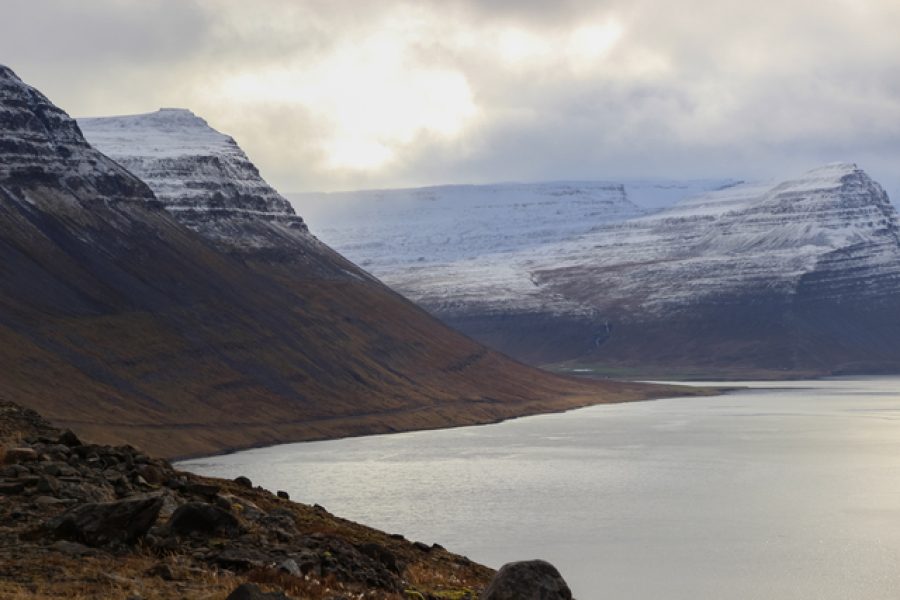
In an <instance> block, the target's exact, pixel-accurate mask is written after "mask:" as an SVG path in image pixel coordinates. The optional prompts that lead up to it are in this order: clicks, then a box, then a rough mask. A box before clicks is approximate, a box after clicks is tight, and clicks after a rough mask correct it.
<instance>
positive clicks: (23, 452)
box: [3, 448, 38, 465]
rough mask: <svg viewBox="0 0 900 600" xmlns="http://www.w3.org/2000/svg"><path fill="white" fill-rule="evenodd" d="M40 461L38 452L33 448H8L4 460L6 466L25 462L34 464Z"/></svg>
mask: <svg viewBox="0 0 900 600" xmlns="http://www.w3.org/2000/svg"><path fill="white" fill-rule="evenodd" d="M37 459H38V455H37V452H35V451H34V450H33V449H32V448H7V449H6V457H5V458H4V459H3V460H4V462H6V464H8V465H11V464H17V463H25V462H34V461H36V460H37Z"/></svg>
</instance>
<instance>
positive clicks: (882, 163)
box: [0, 0, 900, 191]
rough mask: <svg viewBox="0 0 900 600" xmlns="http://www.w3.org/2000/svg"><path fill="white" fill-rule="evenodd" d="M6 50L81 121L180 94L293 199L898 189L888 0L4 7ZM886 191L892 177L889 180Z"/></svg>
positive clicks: (899, 68)
mask: <svg viewBox="0 0 900 600" xmlns="http://www.w3.org/2000/svg"><path fill="white" fill-rule="evenodd" d="M3 10H4V16H5V17H8V18H5V19H4V20H3V22H2V23H0V56H2V57H3V58H2V60H4V61H7V63H8V64H9V66H11V67H13V68H14V69H16V70H18V71H19V72H20V75H22V76H23V77H24V78H25V79H27V80H28V81H30V82H31V83H33V84H34V85H36V86H38V87H40V88H41V89H43V90H44V91H45V92H47V93H48V95H50V97H51V98H52V99H53V100H55V101H56V102H58V103H59V104H60V105H61V106H63V108H65V109H67V110H69V112H72V113H74V114H79V115H98V114H116V113H128V112H146V111H150V110H154V109H156V108H157V107H159V106H169V105H173V106H186V107H189V108H191V109H192V110H194V111H195V112H197V113H198V114H201V115H203V116H204V117H205V118H207V120H208V121H209V122H210V123H211V124H213V125H214V126H216V127H217V128H219V129H221V130H222V131H225V132H227V133H229V134H232V135H234V136H235V137H236V138H237V139H238V141H239V142H240V143H241V144H242V145H243V146H244V147H245V149H246V150H247V151H248V153H249V154H250V155H251V158H253V160H254V161H255V162H256V163H257V164H258V165H259V166H260V169H261V170H262V172H263V174H264V175H266V176H267V177H268V178H269V179H270V180H271V181H272V182H273V183H274V184H275V185H276V186H278V187H279V188H280V189H282V190H285V191H300V190H315V189H341V188H353V187H372V186H402V185H416V184H427V183H444V182H464V181H493V180H510V179H517V180H538V179H559V178H611V177H632V176H647V175H651V176H652V175H655V176H685V177H698V176H709V177H713V176H733V177H754V176H772V175H780V174H782V173H783V172H790V171H791V170H793V169H799V168H806V167H810V166H814V165H816V164H817V163H820V162H825V161H830V160H855V161H857V162H860V163H861V164H862V165H863V166H865V167H868V168H869V169H870V170H871V171H872V172H873V174H874V175H876V176H877V177H879V178H881V179H883V180H886V181H887V183H888V184H889V186H900V176H898V173H897V170H896V168H894V166H893V165H894V164H896V163H897V158H896V156H897V153H898V150H900V38H898V36H897V35H896V32H897V31H898V30H900V5H897V4H896V3H893V2H879V1H874V0H868V1H867V0H816V1H815V2H813V1H811V0H794V1H792V2H777V1H775V0H759V1H758V2H754V3H748V2H745V1H742V2H738V1H732V0H682V1H680V2H677V3H676V2H664V1H662V0H629V1H627V2H626V1H624V0H606V1H586V0H565V1H561V2H554V3H548V2H543V1H537V0H534V1H531V0H525V1H522V0H517V1H513V0H481V1H474V0H422V1H419V2H406V1H402V0H383V1H376V2H358V1H357V0H353V1H351V0H304V1H288V0H260V1H259V2H253V3H248V2H243V1H239V0H216V1H213V0H196V1H193V2H186V1H183V0H155V1H154V0H149V1H146V2H136V1H126V0H96V1H94V2H90V3H72V2H66V1H63V0H29V1H27V2H26V1H20V0H12V1H11V2H7V3H5V4H4V7H3ZM891 189H893V188H891Z"/></svg>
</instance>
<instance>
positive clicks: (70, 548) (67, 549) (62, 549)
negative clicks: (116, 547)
mask: <svg viewBox="0 0 900 600" xmlns="http://www.w3.org/2000/svg"><path fill="white" fill-rule="evenodd" d="M50 547H51V548H52V549H53V550H56V551H57V552H59V553H61V554H68V555H69V556H85V555H91V554H95V553H96V550H92V549H90V548H88V547H87V546H85V545H84V544H79V543H78V542H67V541H66V540H59V541H58V542H54V543H53V544H52V545H51V546H50Z"/></svg>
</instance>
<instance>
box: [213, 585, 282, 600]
mask: <svg viewBox="0 0 900 600" xmlns="http://www.w3.org/2000/svg"><path fill="white" fill-rule="evenodd" d="M225 600H290V598H288V597H287V596H285V595H284V594H283V593H281V592H264V591H262V590H261V589H259V586H257V585H256V584H254V583H244V584H241V585H239V586H238V587H237V589H235V590H234V591H233V592H231V593H230V594H229V595H228V597H227V598H226V599H225Z"/></svg>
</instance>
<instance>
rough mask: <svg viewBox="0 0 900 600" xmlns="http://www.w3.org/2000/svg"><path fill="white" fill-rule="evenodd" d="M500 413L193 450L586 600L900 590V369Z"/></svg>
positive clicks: (218, 470) (198, 465) (219, 469)
mask: <svg viewBox="0 0 900 600" xmlns="http://www.w3.org/2000/svg"><path fill="white" fill-rule="evenodd" d="M747 385H752V386H754V389H752V390H748V391H741V392H736V393H732V394H729V395H725V396H717V397H714V398H682V399H670V400H660V401H654V402H642V403H634V404H620V405H613V406H597V407H592V408H586V409H581V410H577V411H572V412H569V413H565V414H558V415H545V416H538V417H528V418H524V419H518V420H514V421H509V422H506V423H501V424H498V425H488V426H483V427H467V428H461V429H452V430H444V431H432V432H419V433H407V434H395V435H388V436H374V437H368V438H355V439H347V440H338V441H331V442H316V443H306V444H290V445H284V446H277V447H273V448H266V449H261V450H252V451H248V452H241V453H238V454H232V455H228V456H221V457H214V458H207V459H202V460H196V461H189V462H185V463H182V465H181V466H182V468H186V469H189V470H192V471H195V472H199V473H203V474H208V475H216V476H223V477H235V476H237V475H242V474H243V475H247V476H249V477H250V478H251V479H253V481H254V483H258V484H261V485H263V486H265V487H267V488H270V489H273V490H274V489H284V490H287V491H289V492H290V494H291V497H292V498H293V499H295V500H300V501H302V502H307V503H319V504H322V505H323V506H325V507H326V508H328V509H329V510H330V511H332V512H334V513H336V514H339V515H341V516H344V517H348V518H350V519H353V520H358V521H361V522H364V523H366V524H368V525H372V526H375V527H378V528H380V529H384V530H387V531H389V532H399V533H403V534H405V535H406V536H407V537H408V538H410V539H412V540H422V541H425V542H428V543H431V542H439V543H441V544H442V545H444V546H446V547H447V548H448V549H451V550H453V551H456V552H459V553H462V554H466V555H468V556H469V557H471V558H472V559H474V560H477V561H479V562H482V563H485V564H488V565H492V566H495V567H496V566H499V565H501V564H502V563H504V562H507V561H511V560H517V559H525V558H535V557H540V558H545V559H547V560H550V561H551V562H553V563H554V564H555V565H557V567H559V569H560V571H561V572H562V573H563V576H564V577H565V578H566V579H567V580H568V581H569V583H570V585H571V586H572V588H573V591H574V592H575V595H576V596H577V597H578V598H579V599H580V600H592V599H596V598H617V599H623V600H628V599H654V600H658V599H679V598H684V599H688V598H689V599H691V600H696V599H698V598H699V599H706V598H709V599H713V598H715V599H722V598H728V599H744V598H758V599H765V600H770V599H790V598H803V599H809V598H817V599H837V598H841V599H866V600H878V599H885V600H887V599H891V600H894V599H896V598H900V378H864V379H863V378H859V379H841V380H827V381H812V382H791V383H783V382H779V383H750V384H747Z"/></svg>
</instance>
